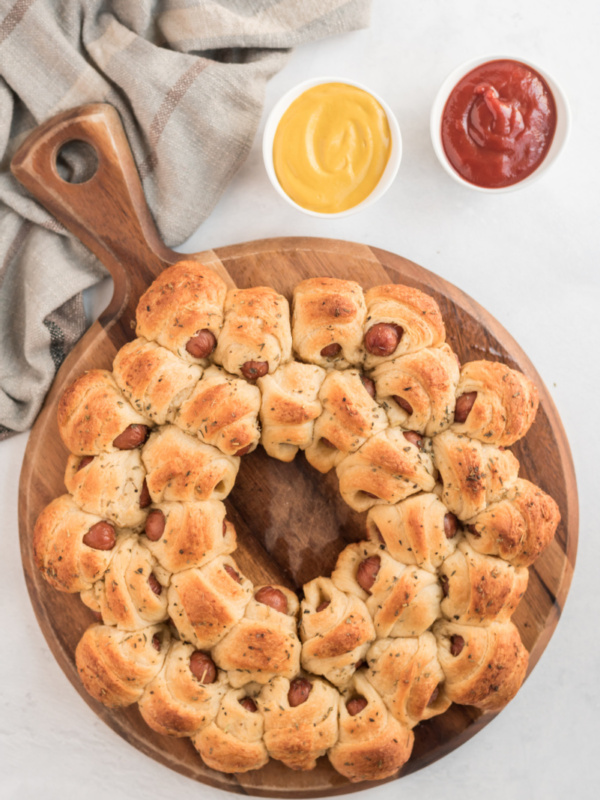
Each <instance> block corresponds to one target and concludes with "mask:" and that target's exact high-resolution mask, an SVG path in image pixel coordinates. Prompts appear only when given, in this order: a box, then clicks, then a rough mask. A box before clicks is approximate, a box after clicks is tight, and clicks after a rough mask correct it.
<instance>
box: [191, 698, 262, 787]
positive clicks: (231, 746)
mask: <svg viewBox="0 0 600 800" xmlns="http://www.w3.org/2000/svg"><path fill="white" fill-rule="evenodd" d="M246 698H248V694H247V687H246V688H244V689H230V690H229V691H228V692H227V693H226V694H225V696H224V697H223V699H222V701H221V707H220V709H219V713H218V714H217V716H216V718H215V720H214V721H213V722H211V723H210V725H208V726H207V727H206V728H204V729H203V730H201V731H200V733H198V734H196V735H195V736H193V737H192V742H193V744H194V747H195V748H196V750H198V752H199V753H200V755H201V756H202V760H203V761H204V763H205V764H206V766H207V767H210V768H211V769H217V770H219V771H220V772H248V771H249V770H252V769H260V767H263V766H264V765H265V764H266V763H267V761H268V760H269V756H268V754H267V748H266V747H265V744H264V742H263V732H264V720H263V715H262V712H261V711H260V710H259V709H258V708H256V706H255V710H252V711H251V710H249V709H248V708H246V707H245V706H244V705H242V702H243V701H244V700H245V699H246ZM250 699H251V700H252V698H250ZM252 702H253V703H254V701H252ZM254 705H255V704H254Z"/></svg>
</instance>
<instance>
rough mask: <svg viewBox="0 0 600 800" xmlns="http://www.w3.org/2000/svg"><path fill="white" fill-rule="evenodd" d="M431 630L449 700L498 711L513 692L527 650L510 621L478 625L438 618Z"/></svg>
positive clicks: (521, 674) (521, 675) (518, 683)
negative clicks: (483, 625) (435, 642)
mask: <svg viewBox="0 0 600 800" xmlns="http://www.w3.org/2000/svg"><path fill="white" fill-rule="evenodd" d="M433 633H434V635H435V638H436V640H437V643H438V658H439V661H440V665H441V667H442V670H443V671H444V675H445V676H446V680H445V682H444V690H445V692H446V695H447V696H448V698H449V699H450V700H451V701H452V702H453V703H460V704H461V705H468V706H476V707H477V708H481V709H482V710H484V711H499V710H500V709H501V708H503V707H504V706H505V705H506V704H507V703H508V702H509V701H510V700H512V698H513V697H514V696H515V695H516V693H517V692H518V690H519V688H520V686H521V684H522V683H523V681H524V679H525V675H526V672H527V665H528V663H529V653H528V652H527V650H526V649H525V647H524V645H523V643H522V642H521V637H520V636H519V631H518V630H517V628H516V627H515V626H514V625H513V623H512V622H502V623H500V622H492V623H491V624H490V625H487V626H485V627H482V626H476V625H459V624H458V623H455V622H448V621H446V620H438V621H437V622H436V623H435V625H434V626H433ZM455 654H456V655H455Z"/></svg>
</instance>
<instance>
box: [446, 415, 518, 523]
mask: <svg viewBox="0 0 600 800" xmlns="http://www.w3.org/2000/svg"><path fill="white" fill-rule="evenodd" d="M433 456H434V461H435V465H436V467H437V468H438V470H439V472H440V477H441V480H442V483H443V486H442V488H441V499H442V501H443V502H444V504H445V505H446V506H447V508H448V509H449V510H450V511H451V512H452V513H453V514H456V516H457V517H458V518H459V519H460V520H466V519H470V518H471V517H474V516H475V515H476V514H478V513H479V512H480V511H483V509H484V508H485V507H486V506H487V505H489V503H491V502H493V501H494V500H499V499H500V498H501V497H502V496H503V495H505V494H506V493H507V492H508V491H509V490H510V489H511V487H512V486H513V485H514V483H515V481H516V480H517V476H518V474H519V462H518V461H517V459H516V458H515V457H514V455H513V454H512V453H511V452H510V450H500V449H498V448H496V447H492V446H491V445H485V444H481V443H480V442H478V441H477V440H475V439H470V438H469V437H467V436H459V435H457V434H456V433H454V432H453V431H450V430H449V431H444V433H440V434H439V436H436V437H435V438H434V439H433Z"/></svg>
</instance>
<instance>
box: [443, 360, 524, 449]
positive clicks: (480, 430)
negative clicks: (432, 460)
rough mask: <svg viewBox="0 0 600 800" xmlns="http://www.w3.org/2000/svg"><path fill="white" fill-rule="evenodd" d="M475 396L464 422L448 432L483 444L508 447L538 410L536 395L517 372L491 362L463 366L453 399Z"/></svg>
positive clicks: (470, 363)
mask: <svg viewBox="0 0 600 800" xmlns="http://www.w3.org/2000/svg"><path fill="white" fill-rule="evenodd" d="M471 392H475V393H476V397H475V402H474V403H473V405H472V407H471V410H470V411H469V412H468V415H467V418H466V420H465V421H464V422H462V423H461V422H455V423H454V425H453V426H452V430H453V431H455V432H456V433H462V434H465V435H466V436H471V437H473V438H474V439H479V440H480V441H482V442H486V443H487V444H494V445H503V446H505V447H510V445H511V444H514V443H515V442H516V441H517V439H521V438H522V437H523V436H525V434H526V433H527V431H528V430H529V428H530V427H531V425H532V423H533V420H534V419H535V415H536V413H537V410H538V405H539V397H538V391H537V389H536V388H535V386H534V384H533V382H532V381H530V380H529V378H527V377H525V375H523V374H522V373H521V372H517V370H514V369H511V368H510V367H507V366H506V364H500V363H498V362H495V361H470V362H469V363H468V364H463V366H462V369H461V371H460V380H459V382H458V387H457V389H456V396H457V397H461V396H462V395H466V394H470V393H471Z"/></svg>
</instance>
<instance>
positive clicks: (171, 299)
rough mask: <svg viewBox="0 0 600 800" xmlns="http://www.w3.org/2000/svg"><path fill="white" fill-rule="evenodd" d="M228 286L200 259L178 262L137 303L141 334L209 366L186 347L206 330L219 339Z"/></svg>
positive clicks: (193, 362)
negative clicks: (192, 339) (199, 260)
mask: <svg viewBox="0 0 600 800" xmlns="http://www.w3.org/2000/svg"><path fill="white" fill-rule="evenodd" d="M226 294H227V285H226V284H225V281H224V280H222V279H221V278H220V277H219V276H218V275H217V273H216V272H214V271H213V270H212V269H209V267H205V266H204V265H203V264H200V263H199V262H198V261H189V260H183V261H178V262H177V263H176V264H173V265H172V266H171V267H167V269H165V270H164V271H163V272H161V274H160V275H159V276H158V277H157V278H156V279H155V280H154V281H153V282H152V283H151V284H150V286H149V287H148V289H146V291H145V292H144V294H143V295H142V296H141V297H140V300H139V303H138V305H137V311H136V319H137V327H136V329H135V332H136V335H137V336H142V337H144V338H145V339H150V340H152V341H154V342H157V343H158V344H160V345H162V346H163V347H166V348H167V350H170V351H171V352H172V353H175V355H178V356H179V357H180V358H182V359H183V360H184V361H187V362H188V363H191V364H202V365H207V364H208V360H207V359H206V358H196V357H194V356H193V355H192V354H191V353H189V352H188V351H187V350H186V345H187V343H188V342H189V340H190V339H191V338H192V337H194V336H195V335H196V334H197V333H199V332H200V331H203V330H207V331H210V332H211V333H212V335H213V336H214V337H215V339H218V336H219V332H220V330H221V326H222V324H223V306H224V304H225V295H226Z"/></svg>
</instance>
